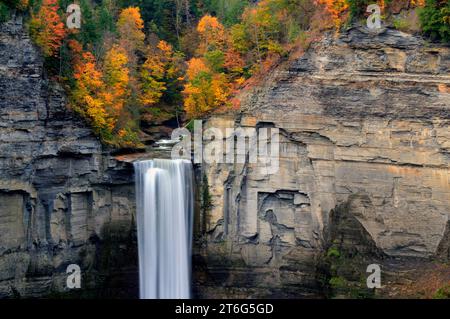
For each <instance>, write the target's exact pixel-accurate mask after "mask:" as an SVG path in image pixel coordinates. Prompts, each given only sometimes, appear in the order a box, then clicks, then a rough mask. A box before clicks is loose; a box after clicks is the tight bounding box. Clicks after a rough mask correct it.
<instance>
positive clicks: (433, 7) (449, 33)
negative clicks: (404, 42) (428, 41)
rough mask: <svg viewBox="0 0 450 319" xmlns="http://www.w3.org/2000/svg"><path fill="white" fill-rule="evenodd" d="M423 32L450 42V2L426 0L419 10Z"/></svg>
mask: <svg viewBox="0 0 450 319" xmlns="http://www.w3.org/2000/svg"><path fill="white" fill-rule="evenodd" d="M419 17H420V22H421V24H422V30H423V32H424V33H425V34H426V35H428V36H430V37H431V38H432V39H433V40H441V41H443V42H450V2H449V1H448V0H426V2H425V7H424V8H423V9H421V10H420V12H419Z"/></svg>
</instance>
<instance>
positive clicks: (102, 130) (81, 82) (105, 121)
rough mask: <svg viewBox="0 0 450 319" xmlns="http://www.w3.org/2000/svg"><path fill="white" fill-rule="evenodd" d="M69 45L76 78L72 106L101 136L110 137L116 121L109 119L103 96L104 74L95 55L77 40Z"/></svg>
mask: <svg viewBox="0 0 450 319" xmlns="http://www.w3.org/2000/svg"><path fill="white" fill-rule="evenodd" d="M69 47H70V49H71V50H72V52H73V53H74V54H73V57H74V75H73V76H74V79H75V85H74V88H73V89H72V92H71V93H72V94H71V98H70V101H71V106H72V108H73V109H74V110H75V111H77V112H78V113H80V114H81V115H82V116H83V117H85V118H86V119H87V120H88V121H89V122H90V123H91V125H92V127H93V128H94V130H95V131H96V132H97V133H98V134H99V135H100V136H102V137H105V136H108V137H110V136H112V130H113V128H114V122H113V121H109V117H108V116H107V112H106V109H105V103H104V100H103V98H102V94H103V92H104V91H105V89H106V87H105V83H104V82H103V79H102V78H103V74H102V72H101V71H100V70H99V69H98V67H97V64H96V61H95V58H94V56H93V55H92V54H91V53H90V52H84V51H83V49H82V47H81V45H80V44H79V43H78V42H77V41H71V42H70V43H69Z"/></svg>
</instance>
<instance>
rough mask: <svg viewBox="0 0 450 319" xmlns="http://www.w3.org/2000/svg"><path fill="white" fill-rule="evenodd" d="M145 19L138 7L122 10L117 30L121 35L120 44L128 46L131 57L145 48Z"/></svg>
mask: <svg viewBox="0 0 450 319" xmlns="http://www.w3.org/2000/svg"><path fill="white" fill-rule="evenodd" d="M143 29H144V20H142V17H141V11H140V9H139V8H138V7H129V8H126V9H123V10H122V11H121V12H120V15H119V19H118V21H117V31H118V32H119V37H120V46H121V47H122V48H126V50H127V52H128V53H129V57H130V56H131V55H132V53H134V51H136V50H138V49H143V47H144V39H145V34H144V32H143V31H142V30H143Z"/></svg>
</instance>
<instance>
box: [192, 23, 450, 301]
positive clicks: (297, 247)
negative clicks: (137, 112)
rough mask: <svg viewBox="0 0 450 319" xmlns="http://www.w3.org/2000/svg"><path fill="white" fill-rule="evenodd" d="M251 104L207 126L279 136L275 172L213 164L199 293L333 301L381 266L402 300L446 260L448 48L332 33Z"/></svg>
mask: <svg viewBox="0 0 450 319" xmlns="http://www.w3.org/2000/svg"><path fill="white" fill-rule="evenodd" d="M242 105H243V109H242V111H241V112H240V113H239V114H228V115H224V116H221V117H215V118H212V119H210V120H208V122H207V124H206V126H210V127H218V128H221V129H223V132H224V134H225V128H236V127H244V128H258V127H276V128H279V130H280V168H279V170H278V172H277V173H275V174H273V175H269V174H265V173H263V172H264V169H261V168H264V165H265V164H262V163H258V164H252V163H249V161H248V159H247V163H246V164H243V165H242V164H233V165H232V164H206V163H204V165H203V170H202V174H203V175H205V177H206V178H205V180H206V181H207V184H208V186H207V188H208V191H209V193H208V196H206V197H207V198H208V201H210V203H211V205H208V207H207V208H206V209H204V211H203V215H202V216H203V217H202V218H201V220H202V221H203V222H202V224H201V226H202V227H203V236H201V237H200V239H199V247H198V249H197V251H196V261H197V263H196V272H195V278H196V280H195V286H196V291H197V293H198V295H199V296H218V297H223V296H235V294H237V296H240V295H242V296H258V297H307V296H317V295H321V294H322V295H325V294H326V288H327V286H330V285H331V286H333V285H334V286H339V285H340V284H341V286H342V281H344V280H349V282H350V281H353V282H358V281H361V282H363V286H365V278H366V277H367V276H368V274H366V268H367V266H368V265H369V264H372V263H375V264H380V265H382V269H383V271H384V272H383V276H384V277H382V278H383V280H385V281H384V283H386V282H387V281H389V282H390V283H391V284H390V285H385V287H386V291H385V293H387V294H393V295H395V292H392V291H391V290H389V289H390V288H392V287H394V286H395V284H398V283H401V282H403V283H404V282H405V280H406V281H408V280H411V278H410V277H408V276H406V275H407V274H413V275H412V276H413V280H414V276H416V278H417V277H418V272H417V270H418V269H420V268H422V269H424V268H423V267H424V266H423V265H428V262H429V261H430V260H432V259H437V258H441V259H442V258H443V259H444V260H446V261H448V256H449V255H448V253H449V250H448V249H449V237H448V232H449V227H450V226H449V225H450V223H449V217H450V169H449V164H450V130H449V124H450V49H449V47H445V46H442V45H437V44H436V45H435V44H429V43H427V42H425V41H424V40H423V39H421V38H419V37H416V36H412V35H408V34H405V33H402V32H399V31H395V30H390V29H387V30H383V31H381V32H378V33H370V32H368V30H366V29H365V28H353V29H350V30H348V31H346V32H343V33H342V34H341V35H339V36H337V37H336V36H335V35H328V36H325V37H324V38H323V40H321V41H320V42H318V43H314V44H313V45H312V46H311V47H310V49H309V50H308V51H307V52H306V54H305V55H303V56H302V57H301V58H299V59H297V60H295V61H292V62H289V63H286V65H285V66H284V67H280V68H278V69H277V70H276V71H275V72H274V73H273V74H271V76H270V77H269V78H268V79H267V80H266V81H265V82H264V84H263V85H261V86H260V87H259V88H257V89H255V90H253V91H252V92H251V93H249V94H248V95H247V96H245V98H244V102H243V103H242ZM232 138H234V137H232ZM252 147H255V146H254V145H253V146H252ZM334 255H335V256H338V258H337V259H336V260H335V261H338V262H339V263H340V264H341V265H340V266H339V265H336V264H334V265H333V263H335V261H333V260H331V261H330V258H331V259H333V256H334ZM339 256H340V257H339ZM358 256H359V257H358ZM345 260H347V263H346V264H345V265H344V264H343V263H344V261H345ZM349 265H350V266H349ZM337 266H339V267H341V270H342V271H340V270H339V269H337V268H339V267H337ZM324 267H325V268H324ZM336 267H337V268H336ZM352 267H353V268H354V269H352ZM415 270H416V272H415V273H414V271H415ZM408 271H410V272H408ZM342 273H347V274H342ZM346 275H348V276H346ZM424 275H425V276H426V274H424ZM405 276H406V277H408V278H406V277H405ZM446 276H447V277H448V278H447V279H446V281H447V282H449V283H450V272H447V273H446ZM333 277H334V278H333ZM349 278H350V279H349ZM444 281H445V280H444ZM344 285H346V284H344ZM347 286H348V285H347ZM350 286H351V285H350ZM360 286H361V285H360ZM338 288H339V287H338ZM363 288H364V287H363ZM338 290H339V289H338ZM338 294H339V292H338Z"/></svg>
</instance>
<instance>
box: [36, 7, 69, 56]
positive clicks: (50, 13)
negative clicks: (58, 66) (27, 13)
mask: <svg viewBox="0 0 450 319" xmlns="http://www.w3.org/2000/svg"><path fill="white" fill-rule="evenodd" d="M58 10H59V6H58V0H43V2H42V6H41V8H40V9H39V11H38V13H37V14H36V15H33V16H32V18H31V21H30V33H31V36H32V38H33V39H34V41H35V42H36V44H37V45H39V47H40V48H41V49H42V52H43V53H44V55H45V56H47V57H50V56H56V55H58V51H59V48H60V47H61V43H62V40H63V39H64V37H65V35H66V31H65V29H64V23H63V22H62V21H61V18H60V16H59V15H58Z"/></svg>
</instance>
